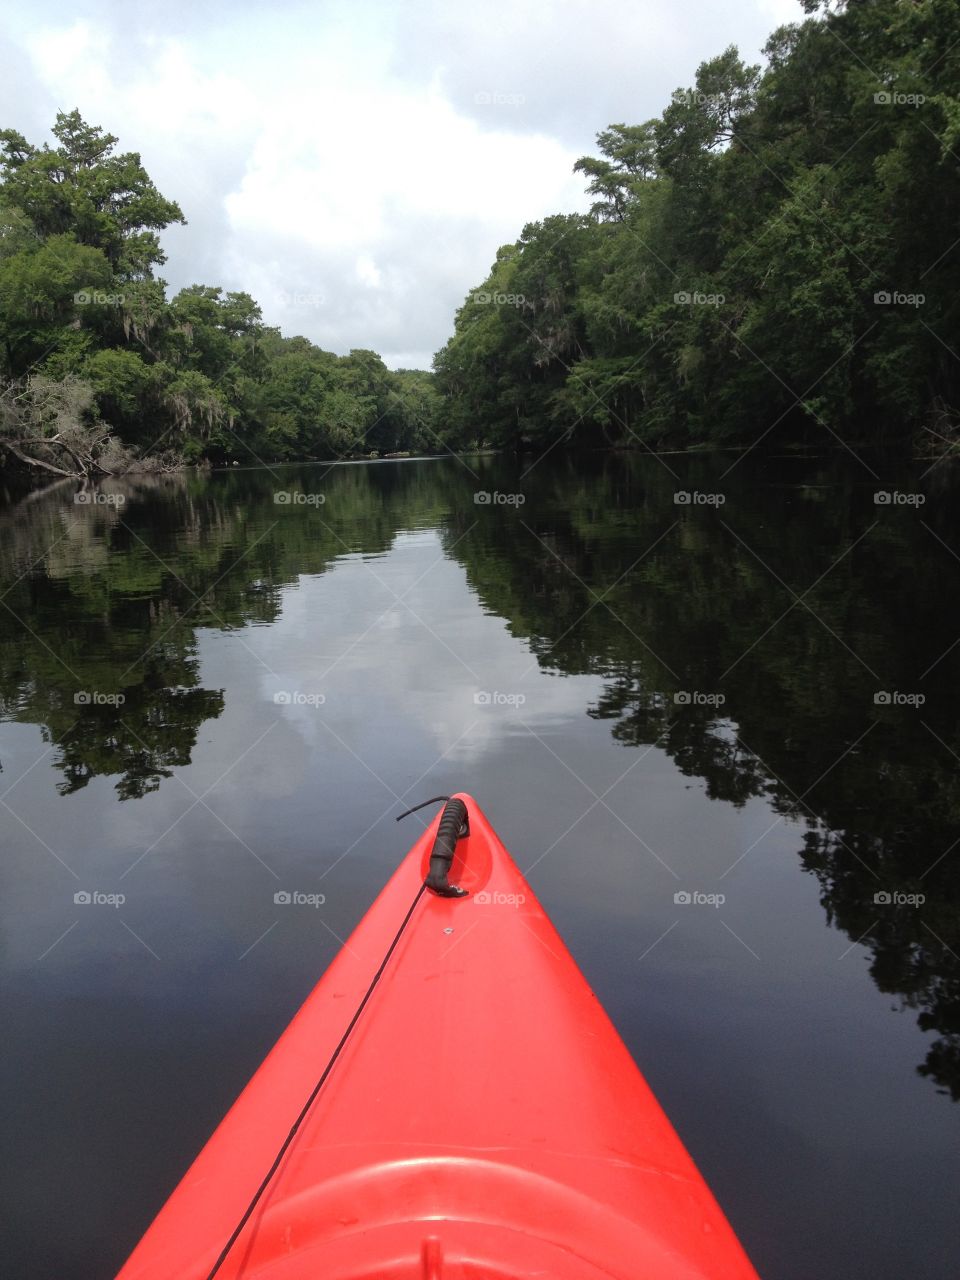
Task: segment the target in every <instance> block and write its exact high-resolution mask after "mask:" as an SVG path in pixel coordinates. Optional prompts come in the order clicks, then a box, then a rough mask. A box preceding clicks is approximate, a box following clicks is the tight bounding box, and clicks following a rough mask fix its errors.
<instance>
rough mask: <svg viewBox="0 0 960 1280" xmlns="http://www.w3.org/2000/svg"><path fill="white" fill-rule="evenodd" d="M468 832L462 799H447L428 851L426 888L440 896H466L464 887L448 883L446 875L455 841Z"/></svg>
mask: <svg viewBox="0 0 960 1280" xmlns="http://www.w3.org/2000/svg"><path fill="white" fill-rule="evenodd" d="M469 834H470V827H469V823H468V821H467V806H466V805H465V804H464V803H463V801H462V800H457V799H456V798H454V799H453V800H448V801H447V803H446V804H445V805H444V806H443V813H442V814H441V815H440V825H439V827H437V838H436V840H434V842H433V848H432V850H431V851H430V870H429V871H428V872H427V878H426V880H425V881H424V883H425V884H426V886H427V888H428V889H430V890H431V891H432V892H433V893H436V894H438V895H439V896H440V897H441V898H463V897H466V893H467V891H466V889H460V888H458V887H457V885H453V884H450V883H449V882H448V880H447V876H448V875H449V874H450V864H451V863H452V862H453V854H454V850H455V849H456V847H457V841H458V840H459V839H460V837H461V836H462V835H464V836H465V835H469Z"/></svg>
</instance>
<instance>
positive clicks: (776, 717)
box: [0, 456, 960, 1098]
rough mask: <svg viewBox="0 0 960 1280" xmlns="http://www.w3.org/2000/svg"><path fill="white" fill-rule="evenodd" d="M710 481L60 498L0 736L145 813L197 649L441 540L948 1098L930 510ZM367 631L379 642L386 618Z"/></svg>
mask: <svg viewBox="0 0 960 1280" xmlns="http://www.w3.org/2000/svg"><path fill="white" fill-rule="evenodd" d="M729 466H730V459H729V458H720V459H718V458H699V459H689V458H686V459H675V458H671V459H668V460H666V461H665V462H658V461H656V460H652V459H649V458H637V457H633V456H630V457H614V456H608V457H600V458H595V459H577V460H576V461H573V460H569V459H564V460H558V461H553V460H551V461H550V463H549V464H547V463H544V464H541V465H539V466H537V467H536V468H534V469H533V470H532V471H531V472H530V473H529V474H528V475H526V476H523V475H522V470H523V468H522V466H517V465H516V464H514V463H513V462H512V461H509V460H505V459H490V458H485V459H475V460H471V461H470V463H469V466H464V465H461V464H459V463H457V462H428V463H423V464H397V465H389V466H376V467H339V468H335V469H334V470H331V471H329V472H326V471H324V470H323V469H321V468H283V469H282V470H281V471H278V472H277V473H276V474H270V473H268V472H254V471H242V472H235V473H229V474H226V475H214V476H207V477H204V476H198V475H188V476H183V477H176V478H171V477H165V478H163V479H161V480H153V481H150V482H139V483H131V484H117V485H114V486H112V487H110V488H109V489H104V490H103V491H102V492H103V493H104V494H105V495H106V494H112V495H113V500H112V501H109V502H108V501H101V502H97V503H85V504H84V503H79V504H78V503H75V502H73V501H72V498H71V493H70V491H69V489H67V491H65V490H64V489H63V488H62V487H58V488H56V489H55V490H54V491H51V492H49V493H47V494H44V495H41V496H39V497H37V498H34V499H31V500H29V501H27V502H24V503H21V504H19V505H17V506H15V507H8V508H6V509H5V510H4V511H2V512H0V583H2V586H0V590H2V592H3V593H4V594H3V597H2V604H3V609H2V610H0V712H2V715H3V717H4V718H6V719H9V720H17V721H23V722H26V723H32V724H38V725H40V726H42V729H43V733H44V735H45V738H46V740H47V741H48V742H49V743H50V745H51V748H52V751H53V755H54V759H55V760H56V764H57V768H58V770H59V772H60V774H61V776H62V780H61V782H60V784H59V786H60V789H61V791H62V792H64V793H68V792H72V791H76V790H77V789H78V788H81V787H83V786H85V785H86V784H87V783H88V782H89V781H90V780H91V779H93V778H95V777H97V776H108V777H110V778H113V779H115V780H116V782H115V785H116V789H117V793H118V796H119V797H120V798H121V799H124V800H129V799H136V798H139V797H142V796H143V795H145V794H146V793H147V792H149V791H152V790H155V789H157V787H159V786H160V784H161V780H162V779H163V778H165V777H168V776H169V775H170V773H171V770H172V769H173V768H174V767H176V766H178V765H184V764H187V763H189V762H190V759H191V755H192V753H193V752H194V750H195V747H196V743H197V741H198V735H199V733H200V731H201V727H202V725H203V724H204V723H205V722H206V721H209V720H212V719H216V718H217V717H219V716H220V715H221V713H222V712H223V710H224V705H225V704H224V698H225V694H224V690H223V689H212V688H204V687H202V685H201V684H200V670H201V666H200V662H199V657H198V647H199V644H200V639H201V637H202V633H203V632H204V631H209V630H214V631H221V632H222V631H236V632H238V633H239V634H240V639H241V641H242V632H243V630H244V629H245V628H248V627H252V626H258V625H269V624H270V623H271V622H273V621H274V620H275V619H276V618H277V617H278V616H279V614H280V611H281V610H282V609H284V608H285V607H291V600H290V597H289V595H287V596H285V589H287V588H289V587H290V586H291V584H294V583H295V582H296V581H297V580H298V579H299V578H300V577H301V576H302V575H321V574H325V573H327V571H328V570H329V569H330V568H331V567H332V566H333V565H334V564H336V563H337V562H338V561H339V560H341V559H343V558H344V557H350V556H358V555H359V556H364V557H371V558H376V557H378V556H382V555H384V554H385V553H386V552H387V551H388V550H389V549H390V548H391V547H394V546H396V545H397V544H398V540H399V539H400V538H401V537H406V536H408V534H409V532H410V531H416V530H437V531H439V533H440V536H441V538H442V543H443V546H444V548H445V552H446V555H447V557H448V558H449V560H450V561H451V562H452V563H453V564H455V565H458V566H460V567H462V571H463V572H465V574H466V578H467V581H468V583H469V585H470V587H471V588H472V590H473V592H474V593H475V594H476V596H477V597H478V598H479V601H480V602H481V604H482V606H483V608H484V609H485V610H486V611H487V612H488V613H490V614H494V615H496V616H497V617H499V618H502V619H504V621H505V622H506V625H507V626H508V628H509V631H510V633H511V634H512V635H513V636H515V637H519V638H522V639H523V641H524V642H525V643H526V645H527V646H528V648H529V651H530V652H531V654H532V655H533V657H532V659H531V661H535V662H536V663H537V664H538V665H539V666H540V668H541V669H543V670H545V671H549V672H553V673H556V674H558V675H573V674H589V675H593V676H596V677H598V678H599V679H600V681H601V692H600V694H599V696H598V697H597V698H596V700H595V702H594V703H593V704H592V705H591V706H590V707H588V708H585V710H586V711H587V713H588V714H589V715H590V716H592V717H594V718H595V719H597V720H602V721H605V722H607V723H608V724H609V728H610V732H611V734H612V735H613V738H614V739H615V740H616V741H618V742H620V743H623V744H624V746H627V747H637V746H641V745H645V744H651V743H658V744H659V745H660V746H661V747H662V748H663V749H664V750H665V751H666V752H667V753H668V754H669V755H670V756H671V758H672V759H673V760H674V761H675V763H676V765H677V767H678V768H679V769H680V770H681V772H682V773H684V774H685V775H687V776H689V777H692V778H693V777H695V778H702V779H703V780H704V782H705V785H706V788H707V793H708V795H709V796H711V797H712V798H715V799H717V800H723V801H727V802H730V803H732V804H734V805H743V804H745V802H746V801H747V800H749V799H750V798H752V797H764V798H765V799H766V801H767V803H768V804H769V806H770V809H771V822H776V821H777V820H778V819H784V818H791V817H792V818H799V819H801V820H802V821H803V822H804V823H805V825H806V833H805V836H804V841H803V847H802V849H801V850H800V851H799V852H800V857H801V859H802V865H803V868H804V870H805V871H807V872H809V873H810V874H812V875H814V876H815V877H816V879H817V881H818V884H819V886H820V895H821V901H822V904H823V907H824V910H825V912H826V916H827V919H828V921H829V922H830V923H832V924H834V925H836V926H837V927H839V928H840V929H842V930H843V931H844V932H845V933H846V934H847V935H848V936H849V939H850V941H851V942H855V941H859V942H861V943H862V945H863V946H865V947H867V948H869V950H870V952H871V954H872V961H871V974H872V976H873V980H874V982H875V983H876V985H877V986H878V987H879V989H880V990H882V991H884V992H888V993H890V994H891V995H893V996H895V997H897V999H898V1000H899V1001H900V1003H901V1004H902V1005H903V1006H904V1007H907V1008H910V1009H912V1010H915V1011H916V1013H917V1018H918V1022H919V1025H920V1026H921V1028H922V1029H923V1030H924V1031H927V1032H932V1033H934V1035H935V1036H936V1039H935V1040H934V1042H933V1043H932V1045H931V1046H930V1048H929V1051H928V1053H927V1055H926V1058H925V1061H924V1062H923V1063H922V1064H921V1065H920V1067H919V1070H920V1071H921V1072H922V1073H923V1074H924V1075H926V1076H928V1077H929V1078H930V1079H931V1080H932V1081H933V1082H934V1084H936V1086H937V1087H939V1088H940V1089H942V1090H944V1091H946V1092H948V1093H950V1094H951V1095H952V1096H953V1097H954V1098H957V1097H960V959H958V955H957V952H958V951H960V929H958V923H960V920H958V914H960V913H958V906H960V886H958V877H957V872H956V861H955V856H954V855H955V846H956V845H957V843H958V836H957V831H958V827H957V820H958V816H960V785H958V781H957V769H956V765H957V761H958V756H957V754H956V752H957V751H958V749H960V742H958V733H957V725H958V710H960V708H958V705H957V697H958V694H957V688H958V685H957V674H958V671H957V663H958V661H960V646H957V647H954V646H955V645H956V641H957V637H958V636H960V604H958V603H957V598H958V597H957V593H956V592H954V591H952V590H951V586H952V584H953V582H954V581H955V580H956V579H955V575H956V573H957V571H958V569H960V565H958V563H957V560H956V558H955V556H954V552H958V553H960V531H958V529H957V519H956V516H955V514H954V512H953V510H952V509H951V504H950V494H951V481H950V480H949V478H948V479H946V480H944V479H942V478H941V477H935V483H932V482H930V481H927V482H925V491H926V493H927V496H928V497H929V501H928V502H927V503H926V504H925V505H924V506H922V507H917V506H893V505H888V506H883V505H879V506H878V505H877V504H876V503H875V501H874V492H875V490H876V488H877V487H878V486H877V485H876V484H874V483H873V482H872V481H870V479H869V477H868V476H865V473H864V472H863V471H862V470H861V469H859V468H858V467H857V466H856V464H852V463H851V464H849V465H847V464H845V463H837V462H831V463H829V464H828V463H825V462H816V461H814V462H799V461H796V460H794V461H781V462H770V461H768V462H766V463H764V464H762V465H761V464H758V463H755V462H754V461H753V460H748V461H746V462H743V463H741V464H739V465H737V466H735V467H734V468H733V470H731V471H729V473H728V474H726V475H723V472H724V471H725V470H726V469H727V468H728V467H729ZM896 479H897V485H896V486H895V485H894V484H893V481H892V479H891V480H888V482H887V485H888V487H890V488H894V487H898V488H899V489H901V490H910V491H914V490H917V491H919V489H918V485H917V482H916V481H915V480H913V479H911V478H909V477H904V476H903V474H900V475H898V476H897V477H896ZM479 490H482V491H485V492H491V491H496V492H502V493H514V494H521V495H522V497H523V499H524V501H523V502H522V503H513V504H496V503H489V504H483V503H478V502H477V501H476V500H475V497H476V494H477V492H478V491H479ZM678 490H682V491H684V492H701V493H722V495H723V497H724V502H723V504H722V505H719V504H703V505H696V504H693V503H690V504H683V503H677V502H676V501H675V494H676V492H677V491H678ZM278 492H288V493H302V494H321V495H322V498H323V501H322V502H320V501H317V502H316V503H314V504H312V505H308V504H306V503H295V502H292V501H291V502H287V503H283V502H277V501H276V494H277V493H278ZM121 499H122V501H121ZM387 603H389V602H387ZM374 612H375V613H376V614H378V615H379V617H378V618H377V619H376V625H377V626H379V627H381V628H384V629H389V628H390V627H391V626H395V627H398V628H399V627H400V626H401V624H402V623H403V622H404V619H405V617H406V615H405V613H404V611H403V608H402V606H401V605H400V604H398V605H397V606H396V607H395V608H387V609H386V610H385V611H384V612H383V613H381V612H380V608H379V606H378V607H377V609H376V610H375V611H374ZM308 642H309V638H308V637H307V638H305V643H308ZM227 696H229V695H227ZM910 699H912V701H911V700H910ZM921 699H922V701H921ZM743 856H744V857H749V856H750V850H749V849H748V850H745V851H744V853H743ZM921 897H922V899H923V901H922V902H919V901H918V900H919V899H920V898H921Z"/></svg>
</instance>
